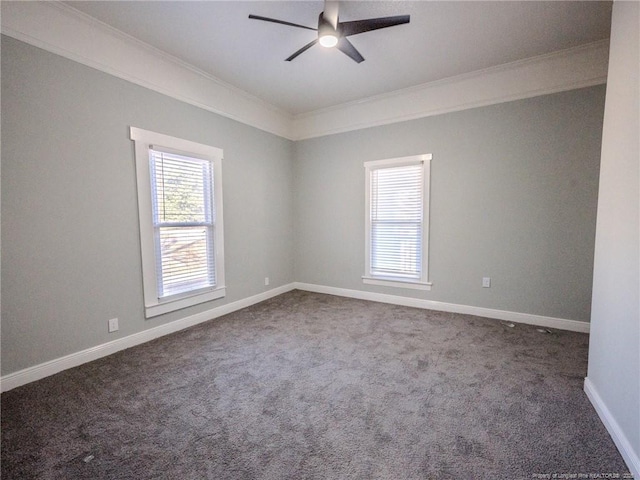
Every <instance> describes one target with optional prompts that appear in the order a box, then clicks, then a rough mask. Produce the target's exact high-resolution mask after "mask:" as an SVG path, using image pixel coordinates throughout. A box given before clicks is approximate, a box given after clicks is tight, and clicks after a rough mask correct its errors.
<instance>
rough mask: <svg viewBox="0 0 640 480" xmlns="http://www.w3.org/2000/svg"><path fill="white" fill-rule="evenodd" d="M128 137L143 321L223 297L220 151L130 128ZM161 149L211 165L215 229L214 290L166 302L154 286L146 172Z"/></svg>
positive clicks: (154, 272) (148, 175)
mask: <svg viewBox="0 0 640 480" xmlns="http://www.w3.org/2000/svg"><path fill="white" fill-rule="evenodd" d="M130 137H131V140H133V141H134V143H135V160H136V180H137V185H138V218H139V221H140V249H141V254H142V283H143V291H144V307H145V317H146V318H151V317H155V316H157V315H162V314H163V313H168V312H172V311H175V310H179V309H181V308H186V307H190V306H192V305H197V304H199V303H203V302H208V301H211V300H215V299H218V298H222V297H224V296H225V293H226V292H225V291H226V287H225V280H224V227H223V213H222V157H223V151H222V150H221V149H220V148H216V147H212V146H209V145H203V144H201V143H196V142H191V141H189V140H183V139H181V138H176V137H171V136H169V135H164V134H161V133H155V132H150V131H148V130H143V129H141V128H136V127H130ZM152 145H157V146H162V147H163V150H167V151H173V152H175V153H180V154H182V155H186V156H192V157H196V158H201V159H206V160H210V161H211V162H212V163H213V172H214V175H213V178H214V196H215V198H214V202H215V208H216V226H215V229H214V245H215V264H216V287H215V288H214V289H207V290H206V291H204V292H203V291H202V290H201V291H199V292H193V293H186V294H183V295H175V296H172V297H169V298H166V299H159V298H158V286H157V283H156V279H157V276H156V258H155V255H156V254H155V241H154V228H153V213H152V200H151V174H150V171H149V149H150V146H152Z"/></svg>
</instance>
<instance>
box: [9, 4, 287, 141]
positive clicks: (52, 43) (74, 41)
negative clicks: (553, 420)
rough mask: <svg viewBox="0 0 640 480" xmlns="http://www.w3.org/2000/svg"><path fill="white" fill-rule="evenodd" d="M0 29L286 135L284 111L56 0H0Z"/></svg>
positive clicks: (185, 99)
mask: <svg viewBox="0 0 640 480" xmlns="http://www.w3.org/2000/svg"><path fill="white" fill-rule="evenodd" d="M2 33H3V34H5V35H9V36H11V37H13V38H16V39H18V40H21V41H23V42H26V43H29V44H31V45H34V46H36V47H39V48H42V49H44V50H47V51H49V52H52V53H55V54H57V55H60V56H63V57H66V58H69V59H71V60H74V61H76V62H78V63H81V64H83V65H86V66H89V67H92V68H95V69H97V70H100V71H102V72H106V73H108V74H111V75H113V76H115V77H118V78H122V79H124V80H127V81H130V82H132V83H135V84H137V85H141V86H143V87H146V88H149V89H151V90H154V91H156V92H159V93H162V94H165V95H168V96H170V97H173V98H176V99H178V100H181V101H183V102H185V103H188V104H191V105H195V106H196V107H200V108H203V109H205V110H208V111H211V112H214V113H217V114H219V115H222V116H224V117H227V118H230V119H233V120H236V121H238V122H242V123H244V124H247V125H250V126H252V127H256V128H259V129H260V130H264V131H267V132H269V133H273V134H275V135H279V136H281V137H285V138H290V133H291V131H292V124H291V122H292V116H291V115H290V114H289V113H287V112H284V111H282V110H279V109H278V108H276V107H274V106H273V105H271V104H269V103H267V102H265V101H263V100H261V99H259V98H257V97H254V96H252V95H250V94H248V93H246V92H244V91H243V90H240V89H239V88H236V87H234V86H232V85H229V84H227V83H225V82H223V81H221V80H220V79H218V78H215V77H214V76H212V75H210V74H208V73H206V72H203V71H201V70H198V69H196V68H195V67H193V66H191V65H189V64H187V63H186V62H183V61H182V60H180V59H178V58H176V57H173V56H171V55H169V54H167V53H165V52H163V51H161V50H159V49H157V48H154V47H152V46H150V45H148V44H146V43H144V42H141V41H139V40H137V39H135V38H133V37H131V36H130V35H127V34H125V33H123V32H121V31H119V30H116V29H115V28H113V27H110V26H109V25H107V24H105V23H102V22H100V21H98V20H96V19H94V18H93V17H90V16H88V15H86V14H84V13H82V12H80V11H78V10H76V9H74V8H72V7H69V6H67V5H65V4H63V3H61V2H59V1H47V2H2Z"/></svg>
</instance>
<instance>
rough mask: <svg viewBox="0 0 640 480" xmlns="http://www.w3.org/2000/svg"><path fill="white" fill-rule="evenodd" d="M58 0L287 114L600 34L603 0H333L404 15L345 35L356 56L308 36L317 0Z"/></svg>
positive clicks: (350, 8)
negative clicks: (403, 21)
mask: <svg viewBox="0 0 640 480" xmlns="http://www.w3.org/2000/svg"><path fill="white" fill-rule="evenodd" d="M66 3H67V5H69V6H71V7H73V8H75V9H78V10H80V11H82V12H83V13H85V14H88V15H90V16H92V17H94V18H96V19H98V20H100V21H102V22H104V23H106V24H108V25H110V26H112V27H114V28H116V29H118V30H120V31H122V32H125V33H127V34H129V35H131V36H133V37H135V38H137V39H139V40H141V41H143V42H145V43H148V44H150V45H152V46H154V47H156V48H158V49H160V50H162V51H164V52H166V53H169V54H170V55H173V56H175V57H177V58H179V59H181V60H182V61H184V62H186V63H188V64H190V65H192V66H194V67H196V68H197V69H199V70H202V71H204V72H206V73H208V74H210V75H213V76H214V77H216V78H218V79H220V80H222V81H223V82H226V83H228V84H230V85H233V86H235V87H237V88H240V89H242V90H244V91H246V92H248V93H250V94H251V95H254V96H256V97H258V98H260V99H262V100H264V101H266V102H268V103H270V104H272V105H275V106H276V107H278V108H280V109H281V110H283V111H286V112H288V113H290V114H293V115H296V114H300V113H305V112H310V111H315V110H318V109H322V108H325V107H329V106H333V105H339V104H342V103H345V102H352V101H356V100H360V99H364V98H368V97H371V96H375V95H379V94H383V93H387V92H390V91H396V90H400V89H404V88H407V87H411V86H414V85H421V84H424V83H428V82H433V81H435V80H440V79H443V78H448V77H452V76H455V75H460V74H464V73H468V72H472V71H477V70H481V69H484V68H489V67H492V66H495V65H501V64H504V63H508V62H513V61H516V60H520V59H524V58H529V57H533V56H537V55H542V54H546V53H550V52H554V51H558V50H562V49H566V48H570V47H574V46H577V45H582V44H586V43H590V42H594V41H597V40H602V39H606V38H608V37H609V30H610V20H611V2H596V1H585V2H579V1H547V2H539V1H517V2H502V1H500V2H484V1H473V2H457V1H455V2H454V1H449V2H433V1H417V2H411V1H374V2H370V1H343V2H341V3H340V20H341V21H350V20H359V19H364V18H373V17H379V16H390V15H401V14H409V15H411V23H409V24H408V25H401V26H396V27H391V28H387V29H383V30H377V31H373V32H367V33H363V34H360V35H355V36H352V37H350V40H351V42H352V43H353V44H354V46H355V47H356V48H357V49H358V50H359V51H360V53H361V54H362V55H363V56H364V57H365V61H364V62H362V63H360V64H357V63H355V62H354V61H352V60H351V59H350V58H348V57H347V56H346V55H344V54H342V53H341V52H339V51H337V50H335V49H325V48H323V47H320V46H319V45H316V46H314V47H313V48H312V49H310V50H308V51H307V52H305V53H303V54H302V55H301V56H299V57H298V58H296V59H295V60H294V61H292V62H285V61H284V59H285V58H287V57H288V56H289V55H290V54H292V53H293V52H295V51H296V50H298V49H299V48H300V47H302V46H303V45H305V44H306V43H308V42H309V41H311V40H313V39H314V38H315V35H316V33H315V32H313V31H309V30H303V29H298V28H293V27H288V26H284V25H278V24H274V23H268V22H261V21H256V20H250V19H248V15H249V14H250V13H252V14H255V15H261V16H265V17H272V18H277V19H281V20H285V21H290V22H293V23H299V24H303V25H308V26H311V27H315V26H316V25H317V19H318V15H319V13H320V12H321V11H322V9H323V2H322V1H287V2H282V1H261V2H245V1H203V2H173V1H162V2H153V1H145V2H137V1H134V2H130V1H117V2H116V1H73V2H66Z"/></svg>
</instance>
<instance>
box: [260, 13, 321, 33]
mask: <svg viewBox="0 0 640 480" xmlns="http://www.w3.org/2000/svg"><path fill="white" fill-rule="evenodd" d="M249 18H251V19H253V20H262V21H264V22H272V23H280V24H281V25H289V26H290V27H298V28H305V29H307V30H313V31H314V32H316V31H318V29H317V28H311V27H306V26H304V25H298V24H297V23H291V22H285V21H284V20H277V19H275V18H269V17H261V16H259V15H249Z"/></svg>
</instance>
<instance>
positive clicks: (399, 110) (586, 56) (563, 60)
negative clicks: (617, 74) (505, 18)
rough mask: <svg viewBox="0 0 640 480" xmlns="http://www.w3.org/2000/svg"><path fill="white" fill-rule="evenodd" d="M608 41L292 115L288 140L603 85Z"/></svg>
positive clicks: (605, 73)
mask: <svg viewBox="0 0 640 480" xmlns="http://www.w3.org/2000/svg"><path fill="white" fill-rule="evenodd" d="M608 63H609V40H601V41H598V42H593V43H589V44H586V45H581V46H578V47H574V48H570V49H566V50H560V51H557V52H553V53H549V54H546V55H540V56H537V57H531V58H527V59H524V60H519V61H516V62H511V63H506V64H503V65H498V66H496V67H491V68H487V69H484V70H477V71H475V72H471V73H468V74H464V75H459V76H456V77H450V78H446V79H443V80H439V81H436V82H431V83H425V84H422V85H418V86H415V87H410V88H406V89H402V90H397V91H394V92H390V93H385V94H382V95H378V96H375V97H369V98H367V99H364V100H359V101H355V102H349V103H344V104H341V105H337V106H335V107H329V108H325V109H321V110H316V111H313V112H309V113H303V114H299V115H296V116H294V120H293V127H294V132H293V139H294V140H303V139H307V138H313V137H320V136H324V135H332V134H336V133H343V132H348V131H351V130H359V129H363V128H369V127H376V126H380V125H387V124H390V123H396V122H402V121H406V120H414V119H416V118H422V117H429V116H432V115H440V114H443V113H449V112H455V111H459V110H466V109H470V108H476V107H482V106H487V105H493V104H497V103H503V102H510V101H513V100H520V99H524V98H530V97H535V96H539V95H547V94H551V93H557V92H562V91H566V90H574V89H577V88H583V87H590V86H593V85H600V84H604V83H606V81H607V67H608Z"/></svg>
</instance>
